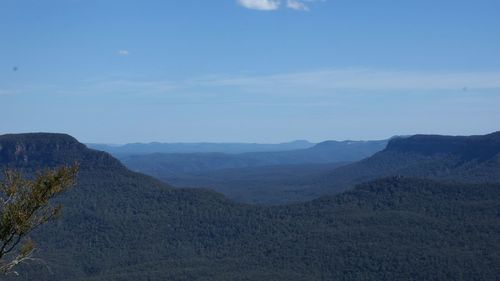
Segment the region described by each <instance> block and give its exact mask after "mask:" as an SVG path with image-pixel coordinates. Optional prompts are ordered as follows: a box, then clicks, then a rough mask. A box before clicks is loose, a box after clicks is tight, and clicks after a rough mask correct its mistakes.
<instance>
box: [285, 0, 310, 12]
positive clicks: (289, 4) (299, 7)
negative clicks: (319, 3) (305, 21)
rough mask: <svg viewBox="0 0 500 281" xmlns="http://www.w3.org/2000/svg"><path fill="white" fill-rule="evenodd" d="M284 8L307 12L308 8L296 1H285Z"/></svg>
mask: <svg viewBox="0 0 500 281" xmlns="http://www.w3.org/2000/svg"><path fill="white" fill-rule="evenodd" d="M286 6H287V7H288V8H290V9H292V10H299V11H309V7H307V5H306V4H304V3H303V2H300V1H298V0H287V2H286Z"/></svg>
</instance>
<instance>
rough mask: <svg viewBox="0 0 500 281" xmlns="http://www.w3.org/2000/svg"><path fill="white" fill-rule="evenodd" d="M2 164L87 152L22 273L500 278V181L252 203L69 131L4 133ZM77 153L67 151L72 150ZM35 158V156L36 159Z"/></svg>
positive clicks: (393, 186)
mask: <svg viewBox="0 0 500 281" xmlns="http://www.w3.org/2000/svg"><path fill="white" fill-rule="evenodd" d="M0 147H1V148H0V165H1V166H2V167H6V166H11V167H22V168H24V170H25V171H26V172H28V171H29V170H30V169H32V168H39V167H45V166H57V165H61V164H64V163H72V162H73V161H74V160H78V161H80V163H81V173H80V176H79V183H78V186H76V187H75V188H73V189H72V190H70V191H69V192H68V193H66V194H65V195H64V196H63V197H62V198H61V199H60V201H61V202H62V203H63V204H64V206H65V208H64V210H63V215H62V217H61V218H60V220H58V221H57V222H53V223H51V224H49V225H45V226H43V227H42V228H39V229H38V231H37V233H35V235H34V238H35V239H36V241H38V243H39V249H40V250H39V251H38V252H37V256H38V257H40V258H43V260H44V261H45V263H46V265H47V266H48V267H49V268H50V270H49V269H48V268H47V266H46V265H45V264H44V263H36V262H33V263H30V264H29V265H23V266H21V267H20V268H18V270H19V272H20V273H21V276H19V277H15V276H12V280H40V281H45V280H47V281H49V280H50V281H59V280H61V281H62V280H64V281H66V280H82V281H83V280H93V281H101V280H102V281H104V280H106V281H118V280H120V281H128V280H131V281H132V280H133V281H142V280H144V281H146V280H148V281H160V280H162V281H163V280H214V281H215V280H217V281H223V280H287V281H288V280H304V281H305V280H307V281H309V280H495V278H497V276H499V275H500V266H499V265H500V256H499V255H498V253H499V252H500V236H499V235H498V233H500V220H499V219H498V218H499V216H500V211H499V208H498V206H500V185H498V184H486V183H483V184H458V183H456V184H451V183H449V184H443V183H439V182H434V181H430V180H419V179H410V178H401V177H392V178H385V179H380V180H377V181H374V182H370V183H365V184H362V185H360V186H358V187H356V188H355V189H353V190H351V191H348V192H345V193H342V194H338V195H334V196H330V197H322V198H320V199H317V200H314V201H311V202H308V203H301V204H292V205H285V206H273V207H264V206H251V205H242V204H236V203H232V202H231V201H228V200H227V199H225V198H224V197H223V196H221V195H219V194H217V193H215V192H211V191H205V190H195V189H181V190H177V189H172V188H169V187H168V186H165V185H163V184H161V183H159V182H158V181H156V180H154V179H152V178H149V177H147V176H143V175H141V174H137V173H133V172H130V171H128V170H127V169H125V168H124V167H123V166H121V165H120V164H119V163H118V162H117V161H115V160H114V159H113V158H112V157H110V156H109V155H108V154H106V153H102V152H97V151H93V150H89V149H87V148H85V147H84V146H83V145H81V144H79V143H78V142H76V140H74V139H73V138H71V137H69V136H65V135H47V134H33V135H17V136H15V135H10V136H1V137H0ZM65 155H67V157H65ZM31 161H33V163H35V164H34V165H32V164H31V163H32V162H31Z"/></svg>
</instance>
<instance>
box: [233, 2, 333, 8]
mask: <svg viewBox="0 0 500 281" xmlns="http://www.w3.org/2000/svg"><path fill="white" fill-rule="evenodd" d="M283 1H286V2H285V5H284V7H286V8H288V9H292V10H297V11H309V6H308V4H307V3H313V2H325V1H326V0H283ZM237 2H238V3H239V4H240V5H241V6H243V7H245V8H247V9H254V10H262V11H275V10H278V9H279V8H280V7H282V5H281V2H282V0H237Z"/></svg>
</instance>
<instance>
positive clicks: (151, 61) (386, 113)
mask: <svg viewBox="0 0 500 281" xmlns="http://www.w3.org/2000/svg"><path fill="white" fill-rule="evenodd" d="M498 11H500V1H498V0H474V1H471V0H467V1H464V0H453V1H450V0H439V1H436V0H404V1H401V0H391V1H389V0H308V1H305V0H302V1H299V0H211V1H207V0H182V1H176V0H119V1H117V0H44V1H40V0H0V134H3V133H21V132H60V133H68V134H71V135H73V136H74V137H76V138H77V139H79V140H80V141H82V142H95V143H129V142H151V141H161V142H200V141H207V142H267V143H276V142H284V141H290V140H294V139H307V140H310V141H323V140H332V139H333V140H345V139H351V140H370V139H384V138H388V137H391V136H394V135H411V134H417V133H427V134H448V135H471V134H485V133H489V132H493V131H498V130H500V126H499V124H500V17H499V16H498Z"/></svg>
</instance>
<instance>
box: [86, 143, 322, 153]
mask: <svg viewBox="0 0 500 281" xmlns="http://www.w3.org/2000/svg"><path fill="white" fill-rule="evenodd" d="M87 146H88V147H90V148H93V149H97V150H102V151H106V152H108V153H111V154H113V155H115V156H118V155H121V156H124V155H140V154H151V153H228V154H239V153H247V152H269V151H288V150H295V149H306V148H310V147H313V146H314V143H310V142H308V141H306V140H296V141H292V142H286V143H277V144H261V143H209V142H201V143H160V142H152V143H128V144H124V145H109V144H97V143H89V144H87Z"/></svg>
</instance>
